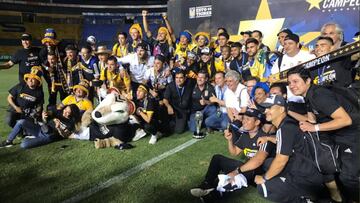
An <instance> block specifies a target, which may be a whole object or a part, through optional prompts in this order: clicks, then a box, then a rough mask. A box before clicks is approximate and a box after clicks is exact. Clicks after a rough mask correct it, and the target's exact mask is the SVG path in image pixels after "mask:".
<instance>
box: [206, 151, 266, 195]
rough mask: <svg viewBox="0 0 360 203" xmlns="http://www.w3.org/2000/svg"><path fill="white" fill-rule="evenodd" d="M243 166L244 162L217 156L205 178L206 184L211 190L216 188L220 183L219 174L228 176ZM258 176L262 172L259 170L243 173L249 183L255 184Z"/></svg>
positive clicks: (213, 159)
mask: <svg viewBox="0 0 360 203" xmlns="http://www.w3.org/2000/svg"><path fill="white" fill-rule="evenodd" d="M243 164H244V163H243V162H241V161H238V160H236V159H231V158H228V157H225V156H223V155H220V154H216V155H214V156H213V157H212V158H211V162H210V165H209V168H208V171H207V173H206V176H205V182H206V183H207V184H208V185H209V186H210V187H211V188H215V187H216V186H217V183H218V179H217V176H218V174H220V172H222V173H224V174H228V173H230V172H231V171H234V170H235V169H236V168H237V167H240V166H241V165H243ZM256 174H260V172H259V171H258V170H252V171H247V172H244V173H243V175H244V176H245V177H246V179H247V181H248V183H251V182H254V178H255V175H256Z"/></svg>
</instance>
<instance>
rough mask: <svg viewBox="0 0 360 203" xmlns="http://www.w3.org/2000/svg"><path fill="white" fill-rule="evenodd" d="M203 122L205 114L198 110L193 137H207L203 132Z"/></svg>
mask: <svg viewBox="0 0 360 203" xmlns="http://www.w3.org/2000/svg"><path fill="white" fill-rule="evenodd" d="M202 122H203V114H202V113H201V111H197V112H196V113H195V127H196V130H195V132H194V134H193V138H196V139H202V138H204V137H205V134H204V133H203V132H201V125H202Z"/></svg>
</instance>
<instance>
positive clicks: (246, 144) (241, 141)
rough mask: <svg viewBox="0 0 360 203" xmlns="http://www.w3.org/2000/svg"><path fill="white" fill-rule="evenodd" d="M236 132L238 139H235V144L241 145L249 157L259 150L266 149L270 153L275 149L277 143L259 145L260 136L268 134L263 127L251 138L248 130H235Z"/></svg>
mask: <svg viewBox="0 0 360 203" xmlns="http://www.w3.org/2000/svg"><path fill="white" fill-rule="evenodd" d="M234 134H237V135H236V137H238V138H237V139H236V140H234V145H236V146H237V147H239V148H240V149H241V150H242V152H243V154H244V155H245V156H246V158H248V159H250V158H252V157H254V156H255V154H256V153H257V152H258V151H259V150H261V151H265V152H267V153H268V154H272V152H273V150H274V149H275V145H274V144H272V143H270V142H267V143H265V144H262V145H260V146H258V145H257V140H258V138H259V137H262V136H266V134H265V133H264V132H263V131H262V130H261V129H260V130H259V131H258V133H257V134H256V135H255V136H254V137H253V138H251V137H250V135H249V133H247V132H239V131H235V132H234Z"/></svg>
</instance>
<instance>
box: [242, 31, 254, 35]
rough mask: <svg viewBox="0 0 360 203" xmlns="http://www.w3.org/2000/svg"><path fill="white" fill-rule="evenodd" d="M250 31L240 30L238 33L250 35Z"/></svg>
mask: <svg viewBox="0 0 360 203" xmlns="http://www.w3.org/2000/svg"><path fill="white" fill-rule="evenodd" d="M251 34H252V32H251V31H250V30H247V31H243V32H240V35H251Z"/></svg>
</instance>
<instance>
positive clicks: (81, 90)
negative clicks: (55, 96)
mask: <svg viewBox="0 0 360 203" xmlns="http://www.w3.org/2000/svg"><path fill="white" fill-rule="evenodd" d="M88 87H89V82H88V81H87V80H82V81H81V82H80V83H79V84H78V85H75V86H74V87H73V90H74V94H72V95H69V96H67V97H66V98H65V99H64V100H62V102H61V104H60V105H59V106H58V109H61V108H63V107H64V106H66V105H70V104H76V106H77V107H79V109H80V113H81V114H83V113H84V112H85V111H92V110H93V105H92V103H91V101H90V100H89V99H88V98H87V96H88V94H89V90H88Z"/></svg>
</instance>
